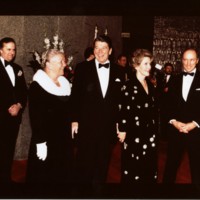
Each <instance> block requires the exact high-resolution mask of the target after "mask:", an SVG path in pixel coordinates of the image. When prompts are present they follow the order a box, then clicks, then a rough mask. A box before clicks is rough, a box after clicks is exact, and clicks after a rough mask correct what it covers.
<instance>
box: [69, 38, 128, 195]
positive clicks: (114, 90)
mask: <svg viewBox="0 0 200 200" xmlns="http://www.w3.org/2000/svg"><path fill="white" fill-rule="evenodd" d="M93 47H94V55H95V59H93V60H92V61H88V62H86V63H85V65H84V66H83V65H82V66H80V67H77V68H76V70H75V76H74V82H73V87H72V94H71V102H72V137H74V136H75V135H76V136H75V137H77V147H78V148H77V149H78V151H77V171H76V176H77V179H78V183H80V184H81V186H84V185H90V186H92V188H93V189H94V191H93V192H95V193H100V192H101V191H102V188H103V184H104V183H105V181H106V176H107V171H108V165H109V160H110V155H111V149H112V148H111V147H112V144H114V142H115V141H116V139H117V131H116V122H117V116H118V111H119V107H118V104H119V101H120V91H121V87H122V84H123V82H124V77H125V76H124V73H123V71H122V70H121V68H120V67H119V66H118V65H116V64H114V63H112V62H110V60H109V56H110V55H111V53H112V44H111V39H110V38H109V37H108V36H105V35H101V36H98V37H97V38H96V39H95V40H94V44H93ZM76 133H77V134H76Z"/></svg>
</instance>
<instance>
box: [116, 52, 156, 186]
mask: <svg viewBox="0 0 200 200" xmlns="http://www.w3.org/2000/svg"><path fill="white" fill-rule="evenodd" d="M152 60H153V56H152V54H151V52H149V51H148V50H146V49H137V50H136V51H135V52H133V54H132V57H131V62H132V65H133V67H134V68H135V72H134V73H133V75H132V77H130V80H128V81H127V82H126V84H125V85H124V86H123V88H122V93H123V95H122V97H123V98H122V99H123V102H122V104H121V110H120V112H121V115H120V121H119V131H120V132H119V134H118V137H119V139H120V141H121V142H124V143H123V148H122V183H126V184H132V183H154V182H156V179H157V157H156V137H157V133H158V129H157V127H158V126H157V124H158V123H157V121H158V120H157V116H158V111H157V108H156V101H155V91H154V86H153V85H152V83H151V82H150V81H149V79H148V78H147V77H148V76H149V74H150V70H151V62H152Z"/></svg>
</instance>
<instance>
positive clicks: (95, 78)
mask: <svg viewBox="0 0 200 200" xmlns="http://www.w3.org/2000/svg"><path fill="white" fill-rule="evenodd" d="M92 65H93V66H92V67H91V76H90V77H92V79H93V84H94V85H96V89H97V92H96V93H97V96H99V97H100V99H103V93H102V90H101V85H100V80H99V76H98V73H97V68H96V64H95V62H94V61H93V64H92Z"/></svg>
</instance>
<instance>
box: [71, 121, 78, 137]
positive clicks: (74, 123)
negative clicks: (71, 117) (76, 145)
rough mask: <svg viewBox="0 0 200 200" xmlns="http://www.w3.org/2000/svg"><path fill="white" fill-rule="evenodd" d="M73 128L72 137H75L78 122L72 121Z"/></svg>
mask: <svg viewBox="0 0 200 200" xmlns="http://www.w3.org/2000/svg"><path fill="white" fill-rule="evenodd" d="M71 128H72V139H74V134H75V133H76V134H77V133H78V122H72V124H71Z"/></svg>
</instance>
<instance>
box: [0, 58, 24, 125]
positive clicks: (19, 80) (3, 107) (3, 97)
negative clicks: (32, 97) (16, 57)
mask: <svg viewBox="0 0 200 200" xmlns="http://www.w3.org/2000/svg"><path fill="white" fill-rule="evenodd" d="M12 67H13V70H14V74H15V86H13V85H12V83H11V80H10V78H9V75H8V73H7V71H6V69H5V67H4V65H3V64H2V62H1V60H0V91H1V92H0V120H1V122H2V121H3V120H5V119H7V118H9V117H10V114H9V113H8V108H9V107H10V106H11V105H13V104H15V103H20V104H21V105H22V109H21V110H20V112H19V114H18V116H17V117H16V118H17V119H18V120H19V122H20V121H21V114H22V111H23V110H24V107H25V105H26V101H27V86H26V82H25V78H24V72H23V70H22V68H21V67H20V66H19V65H17V64H15V63H12Z"/></svg>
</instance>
